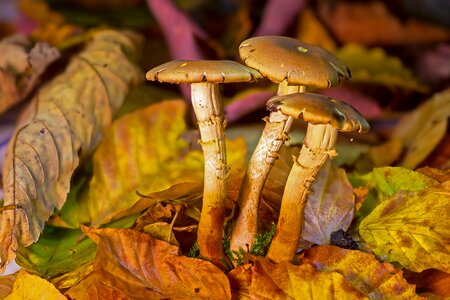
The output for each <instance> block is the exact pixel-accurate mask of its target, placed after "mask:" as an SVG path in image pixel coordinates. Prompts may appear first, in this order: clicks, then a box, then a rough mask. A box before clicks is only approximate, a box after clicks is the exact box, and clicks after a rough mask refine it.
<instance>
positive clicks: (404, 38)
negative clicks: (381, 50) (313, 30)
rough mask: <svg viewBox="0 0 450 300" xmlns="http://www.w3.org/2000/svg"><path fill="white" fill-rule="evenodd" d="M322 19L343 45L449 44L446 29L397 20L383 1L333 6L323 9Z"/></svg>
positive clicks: (334, 4)
mask: <svg viewBox="0 0 450 300" xmlns="http://www.w3.org/2000/svg"><path fill="white" fill-rule="evenodd" d="M319 14H320V17H321V19H322V20H323V21H324V22H325V24H327V26H328V28H330V30H331V31H332V32H333V34H334V36H335V37H336V38H337V39H338V40H339V41H340V42H342V43H361V44H364V45H403V44H418V43H431V42H438V41H446V40H448V39H449V37H450V31H449V30H447V29H446V28H443V27H439V26H435V25H432V24H429V23H425V22H421V21H419V20H416V19H413V18H409V19H407V20H406V21H402V20H399V19H398V18H396V17H395V16H394V15H393V14H392V13H391V12H390V11H389V9H388V7H387V5H386V4H385V3H384V2H382V1H368V2H344V1H339V2H336V3H332V4H331V3H329V2H326V1H322V2H321V5H320V6H319Z"/></svg>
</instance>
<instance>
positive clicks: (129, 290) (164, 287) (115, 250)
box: [67, 228, 231, 300]
mask: <svg viewBox="0 0 450 300" xmlns="http://www.w3.org/2000/svg"><path fill="white" fill-rule="evenodd" d="M84 230H85V232H86V233H87V234H88V235H89V237H90V238H91V239H93V240H94V241H95V243H97V247H98V251H97V256H96V259H95V262H94V273H92V274H91V275H90V276H89V277H88V278H86V279H85V280H83V281H82V282H80V284H78V285H77V286H75V287H73V288H71V289H70V290H69V291H68V292H67V295H69V296H70V297H71V298H74V299H77V300H81V299H107V298H105V296H103V295H105V293H106V295H107V296H110V295H111V294H113V293H114V292H115V293H116V294H118V295H120V299H122V298H123V299H125V297H126V298H129V299H162V298H167V299H193V298H196V299H197V298H210V299H229V298H230V297H231V292H230V285H229V283H228V280H227V277H226V276H225V274H224V273H223V272H222V271H221V270H220V269H219V268H217V267H216V266H214V265H213V264H212V263H210V262H207V261H204V260H200V259H195V258H189V257H185V256H180V249H179V248H178V247H176V246H173V245H170V244H168V243H166V242H163V241H160V240H157V239H155V238H153V237H152V236H151V235H148V234H145V233H141V232H139V231H136V230H131V229H112V228H106V229H92V228H85V229H84ZM109 299H115V298H109Z"/></svg>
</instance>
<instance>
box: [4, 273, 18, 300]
mask: <svg viewBox="0 0 450 300" xmlns="http://www.w3.org/2000/svg"><path fill="white" fill-rule="evenodd" d="M17 274H18V273H14V274H10V275H4V276H0V298H1V299H5V298H6V296H8V295H9V294H11V292H12V289H13V285H14V281H16V278H17Z"/></svg>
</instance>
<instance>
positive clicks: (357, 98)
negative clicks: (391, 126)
mask: <svg viewBox="0 0 450 300" xmlns="http://www.w3.org/2000/svg"><path fill="white" fill-rule="evenodd" d="M322 94H323V95H325V96H328V97H332V98H336V99H338V100H340V101H344V102H347V103H348V104H350V105H351V106H353V107H354V108H356V110H358V111H359V112H360V113H361V114H362V115H363V116H364V117H366V118H368V119H374V118H378V117H380V116H381V115H382V114H383V110H382V109H381V107H380V106H379V105H378V103H377V101H376V100H375V99H373V98H371V97H369V96H367V95H364V94H361V93H359V92H357V91H354V90H351V89H349V88H346V87H335V88H331V89H328V90H324V91H322Z"/></svg>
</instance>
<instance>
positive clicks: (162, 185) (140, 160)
mask: <svg viewBox="0 0 450 300" xmlns="http://www.w3.org/2000/svg"><path fill="white" fill-rule="evenodd" d="M185 111H186V106H185V104H184V102H183V101H181V100H177V101H165V102H161V103H158V104H155V105H151V106H149V107H147V108H145V109H142V110H137V111H135V112H133V113H130V114H127V115H124V116H122V117H121V118H120V119H118V120H116V121H115V122H114V123H113V125H112V126H111V127H110V128H108V129H107V130H106V133H105V138H104V139H103V141H102V142H101V143H100V145H99V147H98V148H97V150H96V152H95V153H94V157H93V164H94V174H93V177H92V179H91V181H90V183H89V191H88V192H87V193H85V194H82V195H81V196H80V198H79V199H78V206H74V207H73V210H74V211H73V213H75V214H78V218H79V221H80V222H81V223H89V224H91V225H93V226H100V225H102V224H107V223H110V222H111V221H114V220H117V219H118V218H121V217H124V216H126V215H130V214H132V213H136V212H139V210H138V209H141V210H144V209H147V208H148V206H147V207H145V204H146V202H145V201H143V202H142V201H141V204H138V206H136V207H134V206H135V205H137V203H138V202H139V201H140V197H139V196H137V195H136V191H139V192H140V193H141V194H149V193H153V192H157V191H163V190H165V189H168V188H169V187H171V186H172V185H175V184H177V183H183V182H197V183H199V182H203V168H204V166H203V154H202V152H201V151H200V150H194V151H190V150H189V149H188V148H187V143H186V142H185V141H184V140H183V139H181V138H180V136H181V134H182V133H183V132H184V130H185V128H186V125H185V122H184V115H185ZM130 153H131V155H130ZM227 154H228V163H229V165H230V166H231V168H232V169H239V168H242V166H243V165H244V160H245V145H244V141H243V139H237V140H235V141H227ZM147 204H149V203H147ZM133 207H134V208H133ZM130 209H131V210H130ZM67 214H68V215H70V213H68V212H67Z"/></svg>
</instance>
